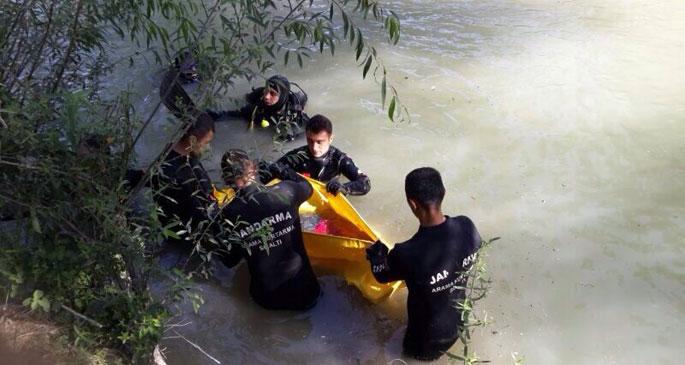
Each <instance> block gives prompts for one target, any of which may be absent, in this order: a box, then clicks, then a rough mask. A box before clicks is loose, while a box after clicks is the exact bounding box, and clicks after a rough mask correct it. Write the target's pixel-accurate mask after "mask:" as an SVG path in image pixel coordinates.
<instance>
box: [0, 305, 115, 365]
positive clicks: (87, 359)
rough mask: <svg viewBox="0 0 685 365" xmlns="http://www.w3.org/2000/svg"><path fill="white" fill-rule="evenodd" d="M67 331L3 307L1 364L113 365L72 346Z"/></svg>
mask: <svg viewBox="0 0 685 365" xmlns="http://www.w3.org/2000/svg"><path fill="white" fill-rule="evenodd" d="M65 333H66V331H64V330H63V329H61V328H60V327H59V326H56V325H55V324H52V323H50V322H49V321H47V320H45V319H41V318H39V317H38V316H35V315H32V314H31V313H29V311H28V310H27V309H26V308H24V307H21V306H17V305H0V364H3V365H61V364H64V365H66V364H69V365H72V364H76V365H81V364H83V365H86V364H111V363H121V362H120V361H117V360H116V359H112V360H113V361H109V360H108V359H107V358H106V357H104V356H101V355H90V354H86V353H85V351H83V350H80V349H76V348H75V347H74V346H71V345H70V344H69V342H68V341H67V339H66V336H65V335H64V334H65Z"/></svg>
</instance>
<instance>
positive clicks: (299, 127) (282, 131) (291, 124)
mask: <svg viewBox="0 0 685 365" xmlns="http://www.w3.org/2000/svg"><path fill="white" fill-rule="evenodd" d="M283 92H284V93H286V96H285V97H281V98H279V100H278V102H277V103H276V104H275V105H272V106H269V105H266V104H264V102H263V101H262V95H263V94H264V87H259V88H256V89H253V90H252V92H250V93H249V94H247V95H245V100H246V101H247V105H246V106H244V107H242V108H240V109H238V110H226V111H220V112H216V111H211V110H208V111H207V113H209V114H210V115H211V116H212V118H214V120H215V121H221V120H225V119H227V118H229V117H234V118H243V119H245V120H247V121H248V122H249V125H250V128H253V127H255V126H261V127H264V128H268V127H273V128H274V130H275V132H276V135H277V136H278V137H279V138H281V139H284V140H293V139H295V138H296V137H297V136H299V135H301V134H302V133H304V127H305V125H306V124H307V121H308V120H309V116H307V114H306V113H305V112H304V106H305V105H306V103H307V96H306V95H305V94H304V93H301V92H292V91H289V90H287V91H283ZM263 120H265V121H267V122H268V125H267V126H266V127H265V126H264V125H262V121H263Z"/></svg>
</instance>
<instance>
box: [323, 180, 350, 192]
mask: <svg viewBox="0 0 685 365" xmlns="http://www.w3.org/2000/svg"><path fill="white" fill-rule="evenodd" d="M326 190H327V191H328V192H329V193H331V194H333V195H338V193H343V194H345V195H347V194H348V193H349V192H350V191H349V189H348V188H347V187H346V186H345V184H343V183H341V182H340V181H338V180H337V179H333V180H331V181H329V182H328V184H326Z"/></svg>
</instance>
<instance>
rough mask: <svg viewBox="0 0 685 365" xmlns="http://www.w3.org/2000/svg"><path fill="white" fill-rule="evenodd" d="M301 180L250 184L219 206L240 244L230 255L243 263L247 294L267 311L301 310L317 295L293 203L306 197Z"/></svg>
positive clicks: (306, 189)
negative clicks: (248, 276) (247, 277)
mask: <svg viewBox="0 0 685 365" xmlns="http://www.w3.org/2000/svg"><path fill="white" fill-rule="evenodd" d="M311 191H312V190H311V186H309V184H308V183H307V182H306V181H301V182H293V181H283V182H281V183H278V184H276V185H275V186H272V187H263V188H262V187H259V188H258V187H257V185H256V184H252V185H250V186H248V187H246V188H243V189H242V190H241V191H240V193H239V195H238V196H237V197H236V198H235V199H234V200H233V201H232V202H231V203H230V204H229V205H228V206H226V207H225V208H224V211H223V212H222V213H223V217H224V219H228V220H229V221H231V222H233V223H234V224H235V229H234V232H233V236H234V237H235V238H236V239H237V240H239V241H240V242H241V243H240V244H237V245H235V246H239V247H235V246H234V247H232V248H231V256H236V255H239V256H241V257H244V258H245V260H246V261H247V264H248V267H249V270H250V274H251V283H250V293H251V295H252V297H253V298H254V299H255V301H257V302H258V303H259V304H260V305H262V306H263V307H265V308H269V309H294V310H296V309H305V308H306V307H308V306H310V305H312V304H313V303H314V302H315V301H316V298H317V297H318V295H319V292H320V288H319V284H318V282H317V280H316V277H315V276H314V273H313V270H312V268H311V264H310V263H309V259H308V257H307V253H306V251H305V249H304V243H303V241H302V230H301V227H300V218H299V215H298V207H299V205H300V204H302V203H303V202H304V201H305V200H306V199H307V198H308V197H309V195H311Z"/></svg>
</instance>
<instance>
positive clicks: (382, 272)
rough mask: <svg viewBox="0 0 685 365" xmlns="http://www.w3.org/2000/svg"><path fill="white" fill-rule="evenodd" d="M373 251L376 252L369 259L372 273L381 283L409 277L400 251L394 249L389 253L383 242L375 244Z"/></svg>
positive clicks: (372, 247)
mask: <svg viewBox="0 0 685 365" xmlns="http://www.w3.org/2000/svg"><path fill="white" fill-rule="evenodd" d="M379 245H380V246H379ZM371 250H372V251H374V252H375V254H374V255H370V257H369V258H368V259H369V261H370V263H371V272H372V273H373V276H374V277H375V278H376V280H378V282H379V283H389V282H391V281H396V280H402V279H405V278H406V277H407V274H406V270H405V264H404V262H403V260H402V258H401V252H400V250H397V249H393V250H392V251H390V252H389V253H388V251H387V247H386V246H385V245H384V244H383V243H382V242H376V243H374V244H373V245H372V246H371Z"/></svg>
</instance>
